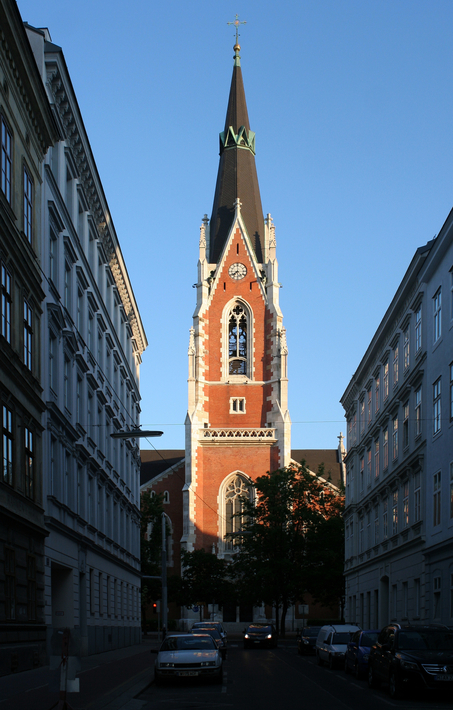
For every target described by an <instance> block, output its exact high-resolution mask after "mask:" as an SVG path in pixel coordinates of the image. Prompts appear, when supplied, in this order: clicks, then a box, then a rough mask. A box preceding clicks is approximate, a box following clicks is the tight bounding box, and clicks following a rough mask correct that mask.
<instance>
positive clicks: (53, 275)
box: [49, 226, 58, 286]
mask: <svg viewBox="0 0 453 710" xmlns="http://www.w3.org/2000/svg"><path fill="white" fill-rule="evenodd" d="M49 276H50V280H51V281H52V282H53V284H54V285H55V286H58V235H57V233H56V231H55V230H54V229H53V227H52V226H51V227H50V240H49Z"/></svg>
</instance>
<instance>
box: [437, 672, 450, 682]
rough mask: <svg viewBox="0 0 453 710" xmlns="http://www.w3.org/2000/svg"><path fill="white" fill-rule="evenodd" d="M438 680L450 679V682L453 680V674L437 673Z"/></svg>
mask: <svg viewBox="0 0 453 710" xmlns="http://www.w3.org/2000/svg"><path fill="white" fill-rule="evenodd" d="M435 679H436V680H449V681H450V682H451V681H453V675H451V673H450V674H445V675H436V676H435Z"/></svg>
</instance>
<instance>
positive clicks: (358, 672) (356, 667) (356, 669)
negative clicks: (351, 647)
mask: <svg viewBox="0 0 453 710" xmlns="http://www.w3.org/2000/svg"><path fill="white" fill-rule="evenodd" d="M354 675H355V677H356V678H357V680H360V678H361V677H362V672H361V670H360V668H359V664H358V663H357V661H356V662H355V664H354Z"/></svg>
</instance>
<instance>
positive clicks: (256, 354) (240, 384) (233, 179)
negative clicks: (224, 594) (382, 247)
mask: <svg viewBox="0 0 453 710" xmlns="http://www.w3.org/2000/svg"><path fill="white" fill-rule="evenodd" d="M234 52H235V56H234V66H233V76H232V81H231V88H230V95H229V99H228V108H227V112H226V120H225V127H224V130H223V132H222V133H221V134H220V161H219V170H218V175H217V183H216V188H215V194H214V204H213V209H212V215H211V219H210V220H208V217H207V215H205V217H204V219H203V222H202V226H201V229H200V245H199V261H198V279H197V304H196V309H195V313H194V316H193V326H192V328H191V329H190V342H189V353H188V355H189V378H188V389H189V398H188V412H187V417H186V425H185V426H186V442H185V485H184V488H183V536H182V540H181V543H182V546H183V547H184V548H185V549H187V550H194V549H199V548H204V549H205V550H206V551H211V550H212V551H214V550H215V552H216V553H217V554H218V555H219V556H220V557H229V555H230V554H231V553H232V551H233V549H234V545H235V536H234V533H235V532H237V530H238V529H240V527H241V521H240V517H233V516H234V514H235V513H237V512H239V511H240V497H241V496H243V495H244V494H248V495H252V491H251V488H250V486H251V483H252V482H253V481H254V480H255V479H256V478H257V477H258V476H260V475H263V474H265V473H266V472H267V471H273V470H275V469H277V468H279V467H281V466H286V465H287V464H288V463H289V461H290V459H291V420H290V416H289V412H288V402H287V395H288V378H287V357H288V349H287V344H286V333H285V329H284V327H283V316H282V313H281V310H280V306H279V291H280V284H279V282H278V264H277V257H276V240H275V227H274V225H273V222H272V218H271V216H270V214H268V215H267V217H266V218H264V216H263V210H262V207H261V197H260V191H259V185H258V176H257V172H256V165H255V134H254V133H253V131H251V130H250V124H249V118H248V112H247V104H246V100H245V92H244V85H243V79H242V70H241V60H240V55H239V52H240V46H239V44H238V43H237V40H236V45H235V47H234Z"/></svg>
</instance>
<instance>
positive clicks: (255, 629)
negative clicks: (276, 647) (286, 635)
mask: <svg viewBox="0 0 453 710" xmlns="http://www.w3.org/2000/svg"><path fill="white" fill-rule="evenodd" d="M247 632H248V633H252V634H256V633H259V634H271V633H272V628H271V627H270V626H249V627H248V629H247Z"/></svg>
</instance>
